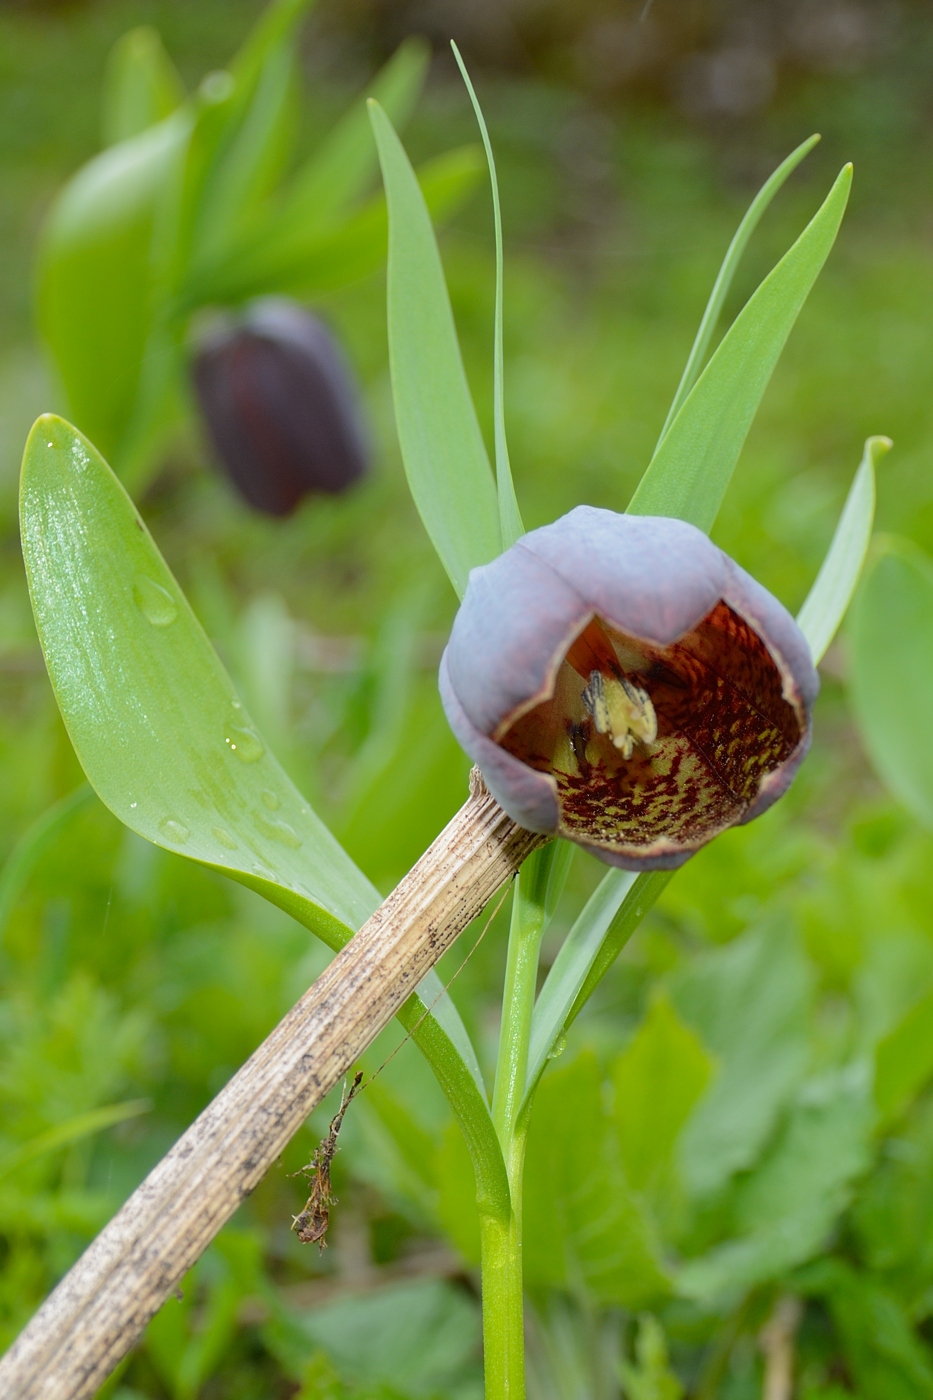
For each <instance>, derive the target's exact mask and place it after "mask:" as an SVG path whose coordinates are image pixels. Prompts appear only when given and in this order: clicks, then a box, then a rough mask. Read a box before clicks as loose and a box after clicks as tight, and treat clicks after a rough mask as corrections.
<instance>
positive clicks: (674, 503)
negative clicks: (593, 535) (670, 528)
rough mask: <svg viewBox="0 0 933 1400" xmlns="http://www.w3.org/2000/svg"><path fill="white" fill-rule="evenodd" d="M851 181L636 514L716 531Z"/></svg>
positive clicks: (728, 342) (720, 356)
mask: <svg viewBox="0 0 933 1400" xmlns="http://www.w3.org/2000/svg"><path fill="white" fill-rule="evenodd" d="M851 183H852V167H851V166H848V165H847V166H845V167H844V169H843V170H842V172H841V173H840V175H839V178H838V179H837V180H836V183H835V184H834V185H833V188H832V189H831V190H830V192H829V195H828V196H827V198H826V201H825V203H824V204H823V206H822V208H821V209H820V210H819V211H818V212H817V214H816V215H815V216H814V218H813V219H812V220H811V222H810V223H809V224H808V225H807V227H806V228H805V229H804V231H803V233H802V234H801V235H800V237H799V238H798V239H797V242H796V243H795V244H794V245H793V247H792V248H791V249H790V250H789V252H787V253H785V255H784V257H783V258H782V259H781V261H780V262H779V263H778V264H777V266H776V267H775V268H774V269H773V271H772V272H770V273H769V274H768V276H767V277H766V278H765V280H764V281H763V282H762V284H761V286H760V287H759V288H758V290H757V291H756V292H755V293H754V295H753V296H752V297H751V299H750V300H749V302H748V303H747V305H746V306H745V307H744V308H743V310H742V311H741V312H740V313H739V315H738V316H737V317H736V319H735V321H734V323H733V324H732V326H731V327H730V329H729V331H728V332H727V333H726V335H725V336H724V337H723V339H722V341H721V343H720V345H719V347H718V349H717V350H716V353H715V354H714V355H713V357H712V359H711V360H710V362H709V364H708V365H707V366H706V368H705V370H704V371H703V373H702V375H701V376H700V378H699V379H698V380H697V383H696V384H695V385H694V387H693V389H692V390H691V392H690V394H689V396H688V398H687V399H686V401H685V403H684V405H683V407H682V408H681V409H680V411H679V413H678V414H677V417H676V418H675V419H674V421H673V423H672V424H671V426H670V429H669V430H668V432H667V434H666V435H665V437H664V438H663V440H662V441H661V443H660V445H659V446H658V448H657V450H656V452H655V454H654V457H653V458H652V460H651V463H650V465H649V467H648V470H647V471H646V472H645V475H644V476H643V477H642V479H641V481H640V483H639V485H638V488H637V490H636V492H635V494H634V496H633V497H632V500H631V502H630V503H629V507H628V508H629V510H630V511H632V512H633V513H634V514H636V515H670V516H677V517H679V518H680V519H682V520H689V521H691V522H692V523H693V524H694V525H697V526H699V528H700V529H702V530H709V529H710V527H711V526H712V524H713V522H714V520H715V519H716V515H717V513H718V511H719V507H720V505H721V503H722V498H723V496H724V495H725V493H726V488H727V487H728V485H729V482H730V480H731V478H732V473H733V471H734V469H735V464H736V462H737V461H738V457H739V453H740V452H741V450H742V446H743V444H744V442H745V439H746V437H747V435H748V430H749V428H750V427H751V424H752V419H753V418H754V416H755V413H756V411H757V409H758V405H759V403H760V402H761V398H762V395H763V394H764V391H765V389H766V388H767V386H768V381H769V380H770V378H771V373H772V371H773V369H774V366H775V365H776V363H777V360H778V357H779V355H780V353H781V351H782V350H783V348H784V344H785V342H786V340H787V337H788V336H789V334H790V332H791V329H792V328H793V325H794V322H795V321H796V320H797V317H798V315H799V313H800V310H801V308H802V307H803V304H804V302H805V301H806V299H807V296H808V294H809V292H810V288H811V287H812V286H813V283H814V282H815V281H816V278H817V276H818V274H819V272H820V270H821V268H822V266H823V264H824V263H825V261H826V259H827V257H828V256H829V252H830V249H831V248H832V246H833V243H834V242H835V239H836V234H837V232H838V231H839V225H840V223H841V221H842V216H843V214H844V212H845V207H846V202H847V200H848V197H849V188H850V186H851Z"/></svg>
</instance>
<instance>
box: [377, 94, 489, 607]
mask: <svg viewBox="0 0 933 1400" xmlns="http://www.w3.org/2000/svg"><path fill="white" fill-rule="evenodd" d="M369 110H370V116H371V120H372V124H373V131H374V132H375V136H376V145H377V147H378V150H379V160H380V164H381V166H382V177H383V181H384V183H385V189H386V200H387V203H388V208H389V266H388V322H389V362H390V366H391V370H392V392H393V397H394V400H395V418H396V425H397V428H398V435H399V442H400V444H401V448H402V457H403V460H404V462H405V471H406V473H407V475H408V483H409V486H410V488H411V493H412V496H413V498H414V502H415V505H416V506H417V508H418V511H419V514H420V515H421V519H422V520H423V522H424V525H425V528H426V530H427V532H428V534H429V536H430V537H431V541H432V543H433V545H434V547H435V549H436V550H437V552H438V555H439V556H440V559H441V562H442V563H443V565H444V567H445V569H446V570H447V573H448V574H449V576H450V580H451V582H452V583H453V586H454V588H455V589H456V591H457V593H458V594H459V595H460V596H461V597H462V595H463V592H464V590H465V588H466V584H467V578H468V577H469V573H470V570H471V569H472V568H475V567H476V565H478V564H486V563H488V562H489V561H490V560H491V559H494V558H495V557H496V555H498V554H499V552H500V550H501V547H502V541H501V534H500V530H499V514H498V506H497V502H496V489H495V485H494V482H493V478H492V472H491V470H490V467H489V459H488V457H487V455H486V448H485V445H484V443H483V437H482V433H481V432H480V428H479V422H478V421H477V417H476V410H475V409H474V407H473V400H472V399H471V397H470V390H469V386H468V384H467V379H466V373H465V371H464V368H463V360H462V359H461V356H460V346H459V344H458V342H457V332H456V328H455V326H454V318H453V312H452V311H451V307H450V299H449V297H448V295H447V284H446V282H445V281H444V269H443V267H442V265H441V258H440V253H439V252H438V248H437V242H436V240H435V237H434V229H433V228H432V226H431V219H430V215H429V214H428V210H427V206H426V205H425V202H424V197H423V195H422V193H421V190H420V189H419V187H418V181H417V178H416V177H415V172H414V171H413V170H412V168H411V165H410V163H409V160H408V157H407V156H406V154H405V151H404V148H403V146H402V144H401V142H400V141H399V139H398V137H397V136H396V134H395V132H394V130H393V129H392V124H391V122H390V121H389V119H388V117H387V116H386V114H385V112H383V110H382V108H381V107H379V105H378V104H377V103H375V102H370V107H369Z"/></svg>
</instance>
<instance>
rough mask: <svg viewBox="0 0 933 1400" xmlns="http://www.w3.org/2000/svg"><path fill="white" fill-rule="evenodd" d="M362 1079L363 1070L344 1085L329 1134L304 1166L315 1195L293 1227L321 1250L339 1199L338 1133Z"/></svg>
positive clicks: (306, 1204) (303, 1237)
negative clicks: (333, 1172) (335, 1173)
mask: <svg viewBox="0 0 933 1400" xmlns="http://www.w3.org/2000/svg"><path fill="white" fill-rule="evenodd" d="M362 1082H363V1071H362V1070H360V1071H359V1073H358V1074H357V1075H356V1078H355V1079H354V1080H353V1083H352V1084H351V1085H350V1088H349V1089H347V1087H346V1085H344V1090H343V1094H342V1096H341V1099H340V1107H339V1108H338V1110H337V1112H336V1113H335V1114H334V1116H333V1118H332V1119H331V1120H330V1127H329V1128H328V1130H327V1136H326V1137H325V1138H323V1139H322V1141H321V1143H320V1145H319V1146H318V1147H317V1148H316V1149H315V1153H314V1156H313V1157H312V1158H311V1161H310V1162H309V1163H308V1165H307V1166H306V1167H302V1168H301V1171H302V1172H303V1173H304V1175H305V1176H307V1178H308V1180H309V1181H310V1183H311V1194H310V1196H309V1197H308V1199H307V1201H306V1203H305V1208H304V1210H303V1211H302V1212H301V1213H300V1215H296V1216H295V1218H294V1220H293V1221H292V1229H293V1230H294V1231H295V1234H296V1235H297V1236H298V1238H299V1239H300V1240H301V1243H302V1244H316V1245H317V1246H318V1249H320V1250H325V1249H326V1248H327V1227H328V1225H329V1224H330V1208H331V1206H332V1205H334V1204H335V1202H336V1199H337V1198H336V1196H335V1195H334V1194H333V1191H332V1190H331V1184H330V1164H331V1162H332V1161H333V1160H334V1155H335V1154H336V1151H337V1134H338V1133H339V1132H340V1126H341V1124H342V1123H343V1115H344V1114H345V1113H346V1111H347V1109H348V1108H349V1107H350V1103H351V1101H352V1099H353V1098H354V1096H355V1095H356V1092H357V1090H358V1089H359V1087H360V1085H361V1084H362ZM295 1175H296V1176H297V1175H299V1173H298V1172H296V1173H295Z"/></svg>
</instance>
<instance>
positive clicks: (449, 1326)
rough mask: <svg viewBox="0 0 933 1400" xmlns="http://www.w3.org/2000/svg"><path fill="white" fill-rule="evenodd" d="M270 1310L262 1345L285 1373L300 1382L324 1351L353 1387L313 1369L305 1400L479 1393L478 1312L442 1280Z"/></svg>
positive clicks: (460, 1290) (371, 1399)
mask: <svg viewBox="0 0 933 1400" xmlns="http://www.w3.org/2000/svg"><path fill="white" fill-rule="evenodd" d="M273 1306H274V1311H273V1320H272V1321H271V1322H269V1323H267V1324H266V1326H265V1327H264V1328H263V1334H262V1336H263V1341H264V1343H265V1344H266V1346H267V1347H268V1348H269V1349H270V1350H271V1351H272V1353H273V1355H274V1356H276V1357H278V1358H279V1360H280V1361H281V1362H282V1364H283V1365H284V1366H285V1369H286V1371H287V1372H288V1373H289V1374H291V1375H295V1376H297V1375H300V1374H301V1373H302V1371H303V1370H304V1367H305V1365H306V1364H307V1363H308V1362H309V1361H310V1360H311V1359H312V1356H314V1357H317V1356H319V1355H320V1353H321V1352H323V1353H325V1354H326V1355H327V1356H329V1357H330V1358H331V1359H332V1360H333V1362H334V1363H335V1365H336V1367H337V1370H338V1372H339V1374H340V1376H341V1377H342V1378H343V1380H344V1382H350V1383H351V1384H344V1385H340V1386H339V1388H337V1387H336V1386H334V1387H333V1388H332V1386H331V1385H330V1384H328V1381H327V1379H326V1378H325V1380H324V1383H323V1384H322V1385H319V1384H318V1377H320V1376H321V1374H322V1372H321V1370H320V1369H319V1368H318V1367H317V1366H315V1367H314V1369H313V1370H309V1371H308V1372H306V1374H307V1375H308V1376H309V1378H310V1379H309V1384H308V1386H307V1389H304V1390H303V1391H302V1395H303V1396H304V1397H305V1400H310V1397H312V1396H314V1397H320V1398H321V1400H323V1397H334V1400H336V1397H338V1396H341V1397H343V1396H346V1397H347V1400H409V1397H410V1400H414V1397H416V1396H425V1397H441V1396H444V1397H448V1396H449V1397H451V1400H453V1397H463V1400H467V1397H473V1396H476V1395H478V1394H481V1393H482V1379H481V1377H480V1375H479V1368H478V1366H477V1361H476V1358H477V1354H478V1351H479V1345H480V1316H479V1307H478V1305H477V1303H476V1302H475V1301H474V1299H473V1298H472V1297H471V1296H470V1295H469V1294H468V1292H467V1291H466V1290H465V1289H463V1288H461V1287H460V1286H459V1285H458V1284H454V1283H453V1282H450V1281H448V1280H447V1279H436V1278H433V1279H432V1278H420V1279H414V1280H406V1281H403V1282H396V1283H391V1284H389V1285H388V1286H386V1287H382V1288H379V1289H376V1290H375V1291H373V1292H365V1291H362V1290H361V1291H360V1292H359V1293H357V1294H356V1295H355V1296H353V1295H351V1296H349V1297H347V1296H344V1297H339V1296H338V1297H337V1298H336V1299H335V1300H332V1301H328V1302H323V1303H321V1304H319V1305H317V1306H316V1307H313V1308H301V1309H300V1310H299V1309H298V1308H294V1309H289V1308H288V1307H287V1306H286V1305H285V1304H284V1303H282V1302H279V1303H278V1305H277V1307H275V1305H273ZM163 1311H164V1310H163ZM323 1374H324V1376H325V1377H326V1372H325V1373H323ZM296 1400H298V1397H296Z"/></svg>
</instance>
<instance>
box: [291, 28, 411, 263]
mask: <svg viewBox="0 0 933 1400" xmlns="http://www.w3.org/2000/svg"><path fill="white" fill-rule="evenodd" d="M429 57H430V52H429V50H428V47H427V45H426V44H425V43H424V41H423V40H421V39H417V38H412V39H406V40H405V42H404V43H403V44H401V45H400V47H399V48H398V49H397V50H396V52H395V53H394V54H393V56H392V57H391V58H390V59H389V62H388V63H387V64H386V65H385V67H384V68H383V69H382V71H381V72H380V73H378V74H377V76H376V78H375V80H374V82H373V83H372V85H371V87H370V90H369V95H370V96H372V97H374V98H375V99H376V101H377V102H378V103H379V105H380V106H381V107H382V108H383V109H384V110H385V111H386V112H387V114H388V116H389V119H390V121H392V122H394V123H395V124H396V125H397V126H398V125H401V124H402V123H403V122H404V121H405V120H406V118H407V117H408V114H409V112H410V111H411V109H412V107H413V106H414V103H415V100H416V98H417V96H418V93H419V91H420V89H421V86H422V83H423V82H424V75H425V72H426V70H427V64H428V59H429ZM375 170H376V150H375V147H374V145H373V137H372V130H371V128H370V124H369V116H368V113H367V110H366V98H365V97H363V98H360V100H359V101H358V102H354V104H353V106H352V107H351V108H350V110H349V111H348V112H347V113H346V115H345V116H343V117H341V119H340V121H339V122H338V123H337V125H336V126H335V127H334V128H333V130H332V131H329V132H328V133H327V135H326V136H325V137H324V139H323V140H322V141H321V142H320V144H319V145H318V147H317V149H316V150H315V151H314V152H313V154H312V155H311V156H309V158H308V160H307V162H306V163H305V164H304V165H303V166H302V168H301V169H300V170H299V171H298V172H297V173H296V174H295V176H294V177H293V179H292V181H291V183H290V185H289V187H288V190H287V191H286V194H285V199H284V201H283V203H282V207H281V208H280V209H279V210H278V212H277V214H276V219H275V225H274V227H273V228H272V229H271V230H270V234H271V241H272V244H273V249H274V247H275V246H276V245H278V244H279V243H280V242H281V243H282V244H283V245H287V244H288V243H289V242H293V241H294V240H295V238H299V239H303V240H305V241H307V239H308V238H309V236H310V235H313V234H314V233H315V232H316V231H317V232H319V231H320V230H321V229H324V228H330V227H331V226H332V225H333V223H334V221H335V219H337V218H340V217H341V216H342V215H343V214H344V213H345V212H346V210H347V209H348V207H349V206H350V205H351V204H352V202H353V201H354V200H355V199H358V198H359V196H360V195H361V194H363V193H364V192H365V190H366V186H367V184H368V182H369V181H370V180H371V179H372V177H373V175H374V174H375Z"/></svg>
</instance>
